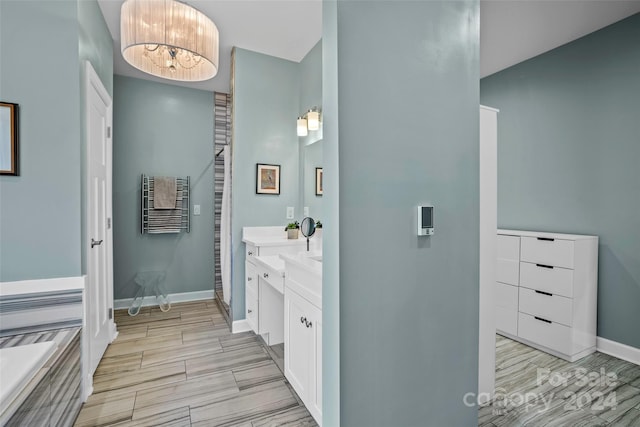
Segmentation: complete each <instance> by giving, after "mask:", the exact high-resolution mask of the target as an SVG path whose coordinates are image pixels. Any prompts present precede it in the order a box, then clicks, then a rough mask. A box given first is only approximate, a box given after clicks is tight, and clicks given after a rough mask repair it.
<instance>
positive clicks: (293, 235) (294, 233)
mask: <svg viewBox="0 0 640 427" xmlns="http://www.w3.org/2000/svg"><path fill="white" fill-rule="evenodd" d="M297 238H298V229H297V228H290V229H288V230H287V239H297Z"/></svg>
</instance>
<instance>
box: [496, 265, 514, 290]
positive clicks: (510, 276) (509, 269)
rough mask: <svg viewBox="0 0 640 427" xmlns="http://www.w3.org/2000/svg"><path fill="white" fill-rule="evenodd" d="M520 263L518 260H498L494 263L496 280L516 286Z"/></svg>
mask: <svg viewBox="0 0 640 427" xmlns="http://www.w3.org/2000/svg"><path fill="white" fill-rule="evenodd" d="M519 275H520V262H518V260H512V259H505V258H498V261H497V263H496V280H497V281H498V282H502V283H508V284H510V285H516V286H517V285H518V277H519Z"/></svg>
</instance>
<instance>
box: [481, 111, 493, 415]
mask: <svg viewBox="0 0 640 427" xmlns="http://www.w3.org/2000/svg"><path fill="white" fill-rule="evenodd" d="M497 138H498V111H497V110H495V109H493V108H489V107H484V106H480V283H479V288H480V289H479V295H480V298H479V299H480V301H479V302H480V310H479V343H478V344H479V347H478V403H485V402H487V401H489V400H491V398H492V397H493V392H494V388H495V364H496V317H495V313H496V301H495V286H496V258H497V249H496V248H497V239H498V236H497V233H498V223H497V221H498V219H497V218H498V163H497V161H498V155H497V150H498V142H497Z"/></svg>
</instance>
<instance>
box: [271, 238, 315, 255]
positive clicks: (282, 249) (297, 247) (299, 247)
mask: <svg viewBox="0 0 640 427" xmlns="http://www.w3.org/2000/svg"><path fill="white" fill-rule="evenodd" d="M293 242H295V243H293ZM302 242H303V240H292V243H291V244H290V245H281V246H260V256H269V255H280V254H297V253H298V252H302V251H304V250H306V249H307V246H306V241H304V242H305V243H304V244H303V243H302Z"/></svg>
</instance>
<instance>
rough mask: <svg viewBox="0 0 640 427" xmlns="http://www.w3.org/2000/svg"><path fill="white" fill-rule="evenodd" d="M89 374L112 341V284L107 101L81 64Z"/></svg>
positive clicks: (97, 82)
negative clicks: (84, 101)
mask: <svg viewBox="0 0 640 427" xmlns="http://www.w3.org/2000/svg"><path fill="white" fill-rule="evenodd" d="M86 64H87V65H86V79H87V85H86V91H87V92H86V114H87V116H86V120H87V121H86V126H87V133H86V134H87V240H88V242H87V285H86V286H87V288H86V302H85V304H86V315H87V319H86V328H87V331H86V335H85V336H86V337H87V340H88V353H89V354H88V360H87V361H88V365H89V366H88V372H87V375H88V376H92V375H93V373H94V372H95V370H96V368H97V366H98V363H100V359H101V358H102V355H103V354H104V352H105V350H106V348H107V345H109V342H110V341H111V335H112V331H111V325H112V323H113V322H112V320H111V318H112V315H113V313H112V308H113V297H112V293H113V286H112V280H113V279H112V277H113V276H112V246H111V243H112V239H111V236H112V232H111V224H110V218H111V155H112V152H111V151H112V150H111V98H110V97H109V95H108V93H107V91H106V90H105V88H104V86H103V85H102V82H101V81H100V79H99V77H98V75H97V74H96V73H95V71H94V70H93V68H92V67H91V65H90V64H89V62H87V63H86Z"/></svg>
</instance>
